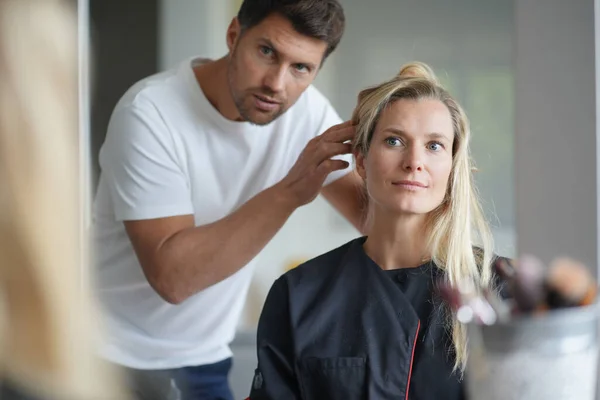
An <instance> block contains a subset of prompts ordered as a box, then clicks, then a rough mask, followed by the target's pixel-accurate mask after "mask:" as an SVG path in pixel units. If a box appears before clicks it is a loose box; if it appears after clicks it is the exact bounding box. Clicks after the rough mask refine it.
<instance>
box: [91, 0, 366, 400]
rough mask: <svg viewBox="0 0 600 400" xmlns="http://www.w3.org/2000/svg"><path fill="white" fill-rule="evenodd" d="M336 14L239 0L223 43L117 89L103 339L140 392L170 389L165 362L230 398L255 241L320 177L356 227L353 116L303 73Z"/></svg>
mask: <svg viewBox="0 0 600 400" xmlns="http://www.w3.org/2000/svg"><path fill="white" fill-rule="evenodd" d="M343 30H344V15H343V10H342V8H341V6H340V4H339V3H338V1H337V0H279V1H276V0H272V1H265V0H262V1H261V0H245V1H244V2H243V4H242V6H241V8H240V11H239V14H238V16H237V17H236V18H234V19H233V21H232V22H231V24H230V26H229V28H228V30H227V37H226V39H227V45H228V48H229V52H228V54H227V55H226V56H225V57H223V58H221V59H219V60H215V61H210V60H202V59H195V60H191V61H190V60H187V61H185V62H184V63H182V64H181V65H180V66H179V67H178V68H175V69H174V70H172V71H168V72H164V73H161V74H157V75H155V76H152V77H149V78H146V79H144V80H142V81H141V82H138V83H137V84H136V85H134V86H133V87H132V88H131V89H130V90H129V91H128V92H127V93H126V94H125V95H124V96H123V98H122V99H121V100H120V101H119V103H118V104H117V106H116V108H115V110H114V112H113V115H112V117H111V121H110V124H109V128H108V133H107V137H106V141H105V143H104V145H103V147H102V149H101V152H100V165H101V168H102V172H101V176H100V183H99V188H98V193H97V198H96V204H95V209H94V216H95V224H96V235H97V239H96V247H95V253H96V256H95V257H96V259H97V263H98V271H97V283H98V286H99V287H98V290H99V297H100V300H101V302H102V304H103V306H104V307H105V309H106V310H107V318H108V324H109V333H110V338H109V339H110V340H109V343H108V345H107V347H106V349H105V351H104V354H105V355H106V357H107V358H108V359H109V360H111V361H113V362H115V363H117V364H120V365H122V366H125V367H127V368H129V369H130V371H131V372H132V374H133V376H134V381H135V382H134V385H135V386H136V390H137V392H138V396H139V398H144V399H145V398H159V399H160V398H166V394H162V393H163V392H164V393H166V392H167V391H168V390H169V383H168V381H167V382H165V380H163V379H161V377H162V376H164V374H162V372H163V371H168V372H169V374H172V375H173V376H174V377H175V382H176V384H177V386H178V387H179V388H180V389H181V390H182V391H183V393H184V399H230V398H231V394H230V393H229V388H228V385H227V375H228V372H229V369H230V367H231V352H230V350H229V347H228V344H229V343H230V342H231V340H232V339H233V337H234V334H235V327H236V324H237V322H238V318H239V315H240V313H241V310H242V307H243V303H244V300H245V296H246V293H247V290H248V286H249V283H250V280H251V275H252V272H253V269H254V265H253V262H252V261H253V259H254V258H255V256H256V255H257V254H258V253H259V252H260V251H261V250H262V249H263V248H264V246H265V245H266V244H267V243H268V242H269V241H270V240H271V238H272V237H273V236H274V235H275V234H276V232H277V231H278V230H279V229H280V228H281V227H282V225H283V224H284V223H285V221H286V220H287V219H288V217H289V216H290V215H291V214H292V213H293V211H294V210H295V209H296V208H298V207H300V206H302V205H304V204H307V203H309V202H311V201H312V200H313V199H314V198H315V197H316V196H317V195H318V194H319V193H322V194H323V195H324V197H325V198H326V199H327V200H328V201H329V202H330V203H331V204H332V205H333V206H335V207H336V208H337V209H338V210H339V211H340V212H341V213H342V214H343V215H344V216H345V217H346V218H348V219H349V220H350V221H351V222H352V223H353V224H354V225H355V226H356V227H357V228H359V229H360V226H361V204H360V198H361V197H360V191H359V183H358V182H359V181H358V179H357V178H356V176H355V175H354V174H353V173H350V172H351V169H350V168H349V159H350V158H349V152H350V145H349V144H348V143H347V141H349V140H351V139H352V137H353V134H354V129H353V127H352V126H351V124H349V123H344V124H340V122H341V120H340V118H339V117H338V115H337V114H336V112H335V111H334V110H333V108H332V107H331V105H330V104H329V102H328V101H327V100H326V99H325V98H324V96H323V95H321V94H320V93H319V92H318V91H317V90H316V89H315V88H314V87H313V86H311V83H312V82H313V80H314V79H315V76H316V75H317V72H318V70H319V69H320V67H321V65H322V64H323V62H324V61H325V59H326V57H327V56H328V55H329V54H330V53H331V52H332V51H333V50H334V49H335V48H336V46H337V44H338V43H339V40H340V38H341V36H342V33H343ZM323 132H324V133H323ZM321 133H322V134H321ZM316 229H318V227H316ZM144 392H147V393H144ZM152 396H154V397H152Z"/></svg>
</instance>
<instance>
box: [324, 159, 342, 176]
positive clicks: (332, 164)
mask: <svg viewBox="0 0 600 400" xmlns="http://www.w3.org/2000/svg"><path fill="white" fill-rule="evenodd" d="M349 165H350V164H349V163H348V162H347V161H344V160H337V159H328V160H325V161H323V162H322V163H321V164H320V165H319V167H318V168H317V170H318V171H319V173H321V174H322V175H324V176H327V175H329V174H330V173H331V172H333V171H339V170H341V169H346V168H348V166H349Z"/></svg>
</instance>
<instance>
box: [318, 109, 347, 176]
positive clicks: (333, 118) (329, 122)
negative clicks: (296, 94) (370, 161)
mask: <svg viewBox="0 0 600 400" xmlns="http://www.w3.org/2000/svg"><path fill="white" fill-rule="evenodd" d="M342 122H343V121H342V119H341V118H340V116H339V115H338V113H337V112H336V111H335V109H334V108H333V106H332V105H331V104H330V103H329V102H328V101H326V100H325V107H324V113H323V119H322V120H321V124H320V126H319V129H318V130H317V135H321V134H323V133H324V132H325V131H326V130H327V129H329V128H331V127H332V126H334V125H337V124H341V123H342ZM334 158H335V159H340V160H344V161H347V162H348V167H347V168H346V169H341V170H338V171H333V172H332V173H330V174H329V175H328V176H327V178H326V179H325V182H324V183H323V186H327V185H329V184H330V183H332V182H333V181H335V180H337V179H339V178H341V177H343V176H344V175H346V174H347V173H348V172H350V171H352V168H353V167H352V163H353V159H352V154H343V155H340V156H336V157H334Z"/></svg>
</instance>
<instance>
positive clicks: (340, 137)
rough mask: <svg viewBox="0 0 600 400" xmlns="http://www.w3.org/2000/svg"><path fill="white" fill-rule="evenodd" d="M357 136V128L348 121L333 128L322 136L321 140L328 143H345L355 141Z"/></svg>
mask: <svg viewBox="0 0 600 400" xmlns="http://www.w3.org/2000/svg"><path fill="white" fill-rule="evenodd" d="M355 135H356V127H355V126H354V125H352V121H346V122H344V123H342V124H339V125H335V126H332V127H331V128H329V129H328V130H326V131H325V133H323V134H322V135H321V139H322V140H324V141H326V142H337V143H343V142H346V141H348V140H352V139H354V136H355Z"/></svg>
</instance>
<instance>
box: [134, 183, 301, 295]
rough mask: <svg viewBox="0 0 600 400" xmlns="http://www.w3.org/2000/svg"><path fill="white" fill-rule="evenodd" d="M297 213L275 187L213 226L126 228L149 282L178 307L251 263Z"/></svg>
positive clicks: (186, 221)
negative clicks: (294, 213)
mask: <svg viewBox="0 0 600 400" xmlns="http://www.w3.org/2000/svg"><path fill="white" fill-rule="evenodd" d="M295 209H296V205H295V202H294V199H292V198H291V197H290V196H289V195H286V193H285V190H283V188H281V187H279V186H277V185H276V186H274V187H272V188H270V189H267V190H265V191H263V192H261V193H259V194H258V195H256V196H255V197H253V198H252V199H250V200H249V201H248V202H247V203H245V204H244V205H243V206H241V207H240V208H238V209H237V210H236V211H235V212H234V213H232V214H230V215H228V216H227V217H225V218H223V219H221V220H218V221H216V222H214V223H211V224H208V225H203V226H198V227H196V226H194V217H193V216H192V215H184V216H176V217H166V218H158V219H150V220H140V221H125V222H124V223H125V228H126V231H127V233H128V235H129V237H130V239H131V243H132V244H133V247H134V249H135V251H136V254H137V256H138V260H139V261H140V264H141V266H142V269H143V270H144V273H145V275H146V278H147V279H148V282H149V283H150V284H151V286H152V287H153V288H154V290H156V292H157V293H158V294H160V296H161V297H163V298H164V299H165V300H166V301H168V302H169V303H172V304H178V303H181V302H182V301H183V300H185V299H186V298H188V297H190V296H191V295H193V294H194V293H196V292H198V291H200V290H202V289H204V288H207V287H209V286H211V285H213V284H215V283H217V282H220V281H222V280H224V279H226V278H227V277H229V276H231V275H233V274H234V273H235V272H237V271H238V270H239V269H240V268H242V267H243V266H244V265H246V264H247V263H248V262H250V261H251V260H252V259H253V258H254V257H255V256H256V255H257V254H258V253H259V252H260V251H261V250H262V249H263V248H264V247H265V246H266V245H267V243H268V242H269V241H270V240H271V238H272V237H273V236H274V235H275V234H276V233H277V231H278V230H279V229H280V228H281V227H282V226H283V224H284V223H285V221H286V220H287V219H288V217H289V216H290V215H291V214H292V212H293V211H294V210H295Z"/></svg>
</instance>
